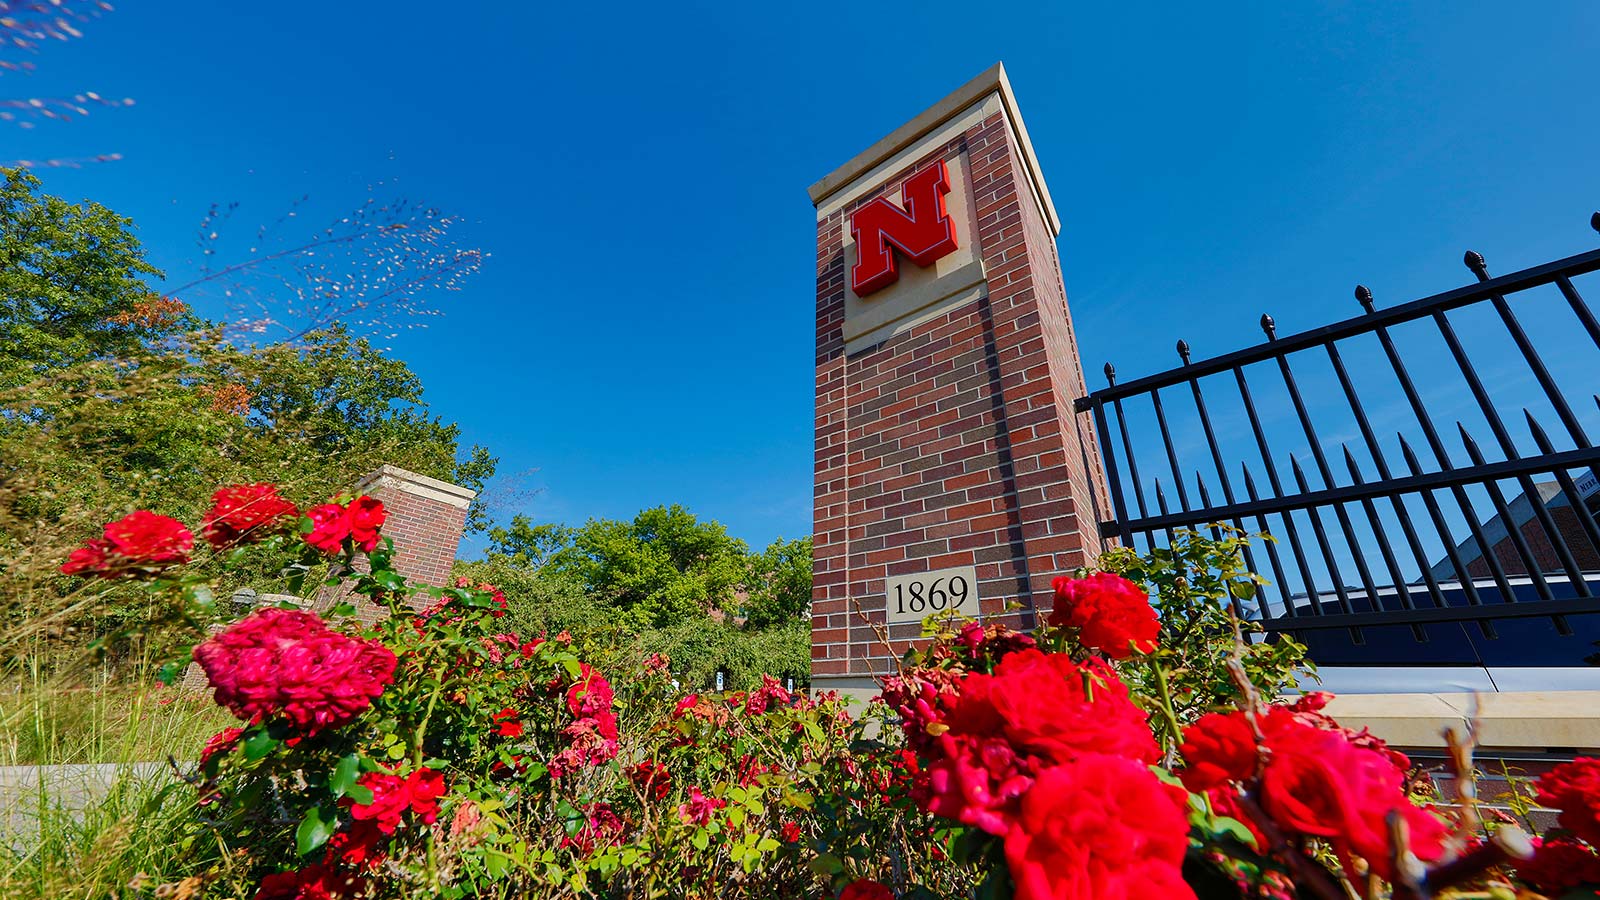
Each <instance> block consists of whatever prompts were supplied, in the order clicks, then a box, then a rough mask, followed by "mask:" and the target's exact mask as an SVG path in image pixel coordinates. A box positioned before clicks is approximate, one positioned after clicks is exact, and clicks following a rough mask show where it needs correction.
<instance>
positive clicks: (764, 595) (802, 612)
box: [744, 537, 811, 628]
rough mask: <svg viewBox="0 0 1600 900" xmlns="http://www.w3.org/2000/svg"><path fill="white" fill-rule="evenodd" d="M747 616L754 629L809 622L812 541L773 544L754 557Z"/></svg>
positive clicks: (748, 571)
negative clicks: (795, 622)
mask: <svg viewBox="0 0 1600 900" xmlns="http://www.w3.org/2000/svg"><path fill="white" fill-rule="evenodd" d="M745 591H746V594H747V596H746V597H745V601H744V617H745V620H746V622H747V623H748V624H749V625H750V626H751V627H754V628H766V627H769V626H773V625H780V624H784V623H788V622H794V621H809V619H810V612H811V538H809V537H805V538H801V539H800V540H797V541H786V540H783V539H782V538H779V539H778V540H775V541H773V542H772V543H771V544H770V545H768V546H767V549H766V550H765V551H763V552H761V553H757V554H752V555H751V556H750V560H749V565H748V567H747V568H746V572H745Z"/></svg>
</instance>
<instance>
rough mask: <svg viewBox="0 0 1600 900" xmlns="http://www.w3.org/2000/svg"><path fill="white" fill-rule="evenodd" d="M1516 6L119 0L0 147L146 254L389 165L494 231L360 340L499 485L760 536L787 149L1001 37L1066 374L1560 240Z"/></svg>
mask: <svg viewBox="0 0 1600 900" xmlns="http://www.w3.org/2000/svg"><path fill="white" fill-rule="evenodd" d="M1512 10H1513V7H1511V6H1507V5H1506V4H1497V3H1461V2H1456V3H1407V4H1395V3H1310V2H1304V3H1301V2H1296V3H1283V2H1270V3H1267V2H1263V3H1247V4H1204V5H1199V6H1196V5H1193V4H1181V5H1180V4H1170V5H1167V6H1164V7H1163V6H1158V5H1153V4H1151V5H1137V4H1121V5H1115V4H1092V5H1091V4H1064V3H1032V4H1020V3H1015V4H1011V3H1007V4H1001V3H989V4H972V3H962V4H952V3H935V2H923V3H918V4H900V5H896V6H893V7H890V6H883V5H877V4H867V3H855V4H836V5H834V4H815V3H810V4H783V3H739V4H727V5H724V6H707V5H702V4H694V3H691V4H649V5H637V4H628V3H620V4H619V3H605V4H602V3H559V4H543V3H541V4H509V3H487V2H463V3H455V4H437V3H408V2H385V3H354V2H352V3H318V4H310V3H298V2H284V3H276V4H268V5H262V4H218V3H201V2H190V0H183V2H179V0H163V2H160V3H136V2H128V3H126V4H125V5H124V6H122V8H120V9H118V10H117V11H116V12H114V13H112V14H109V15H108V16H106V17H105V18H103V19H101V20H100V21H98V22H95V23H92V24H91V25H90V26H88V27H86V29H85V32H86V36H85V38H84V39H83V40H80V41H76V42H73V43H70V44H61V45H55V46H50V47H47V48H45V50H44V51H43V52H42V53H40V54H39V55H38V56H37V58H36V62H37V63H38V65H39V71H38V73H37V74H34V75H32V76H17V75H9V74H8V75H4V76H3V77H0V96H19V95H50V94H58V93H70V92H74V91H78V90H83V89H90V90H96V91H99V92H101V93H103V94H106V95H111V96H129V97H133V98H135V99H136V101H137V105H136V106H133V107H131V108H126V109H106V110H97V111H95V112H94V113H93V114H92V115H91V116H89V117H88V118H85V119H81V120H78V121H74V122H71V123H65V124H63V123H44V124H41V125H40V126H39V127H38V128H36V129H33V130H32V131H31V132H29V131H22V130H18V129H16V128H15V127H5V128H4V130H0V159H13V158H44V157H52V156H68V157H71V156H84V155H88V154H94V153H103V152H118V153H121V154H123V155H124V157H125V158H124V159H123V160H122V161H120V162H115V163H109V164H102V165H95V166H90V167H87V168H84V169H82V170H77V171H45V172H43V173H42V175H43V177H44V178H45V181H46V186H47V189H48V190H50V191H52V192H54V193H58V194H62V195H66V196H68V197H73V198H77V197H92V198H94V199H97V200H99V201H102V202H104V203H106V204H108V205H110V206H112V207H114V208H116V209H118V210H119V211H121V212H123V213H126V214H128V215H131V216H132V217H133V218H134V219H135V220H136V221H137V222H138V224H139V227H140V232H141V235H142V237H143V238H144V240H145V241H146V242H147V244H148V245H149V247H150V249H151V253H152V256H153V258H154V259H155V261H156V262H157V263H158V264H159V265H161V266H163V267H164V268H165V269H167V270H168V271H169V272H170V273H171V275H172V276H173V278H174V279H181V278H182V276H184V275H186V274H189V273H192V272H193V270H194V267H193V262H192V257H193V252H192V248H193V241H192V238H193V233H194V229H195V226H196V223H197V222H198V220H199V219H200V217H201V215H202V214H203V213H204V210H205V207H206V206H207V205H208V204H209V203H211V202H213V201H223V202H226V201H232V200H237V201H240V202H241V203H242V204H243V206H242V208H241V210H240V212H239V214H238V215H239V217H240V219H241V222H242V223H243V224H246V225H248V224H250V223H255V222H260V221H266V220H269V219H271V218H273V217H275V216H276V215H277V214H278V213H279V212H281V211H282V209H283V208H284V206H285V205H286V204H287V202H288V201H289V200H291V199H292V198H294V197H298V196H299V195H301V194H302V193H309V194H311V195H312V197H313V198H314V200H315V201H316V202H319V203H323V204H329V205H331V206H338V205H354V204H356V203H358V202H360V200H361V199H363V198H364V196H365V194H364V193H363V191H364V185H365V184H367V183H368V182H370V181H373V180H377V179H390V180H392V181H394V182H395V183H397V184H398V185H399V189H400V190H402V191H404V192H405V193H406V194H407V195H409V196H412V197H416V198H421V199H425V200H426V201H427V202H429V203H432V204H436V205H438V206H440V207H443V208H445V209H446V210H449V211H451V212H454V213H457V214H459V215H461V216H464V217H465V218H466V219H468V220H469V222H470V226H469V228H468V235H467V237H468V240H469V241H470V242H471V243H473V244H476V245H477V246H481V247H482V248H484V249H485V250H487V251H489V252H490V253H492V254H493V256H492V258H491V259H490V260H489V262H488V263H487V265H486V266H485V268H484V271H483V273H482V274H481V275H480V276H478V277H477V278H476V279H475V280H473V281H472V282H470V283H469V284H468V286H467V289H466V290H465V291H463V292H461V293H459V294H453V295H449V296H446V297H444V298H442V304H443V306H444V308H445V309H446V311H447V315H446V316H445V317H444V318H442V319H438V320H433V321H432V322H431V325H430V327H429V328H428V329H427V330H425V331H415V332H410V333H407V334H405V335H402V336H401V337H400V338H399V339H398V340H397V341H395V343H394V349H395V351H396V352H397V353H398V354H399V355H401V356H402V357H403V358H405V359H406V360H407V361H408V362H409V363H410V364H411V365H412V366H413V367H414V368H415V370H416V371H417V372H418V373H419V374H420V375H421V377H422V378H423V380H424V383H425V384H426V386H427V398H428V400H429V401H430V402H431V404H432V407H433V409H434V410H435V411H436V412H437V413H439V414H441V415H443V416H445V417H446V418H447V419H453V420H456V421H459V422H460V423H461V425H462V427H463V429H464V431H465V436H466V438H467V440H468V441H469V442H471V441H476V442H481V443H484V444H487V445H489V446H490V447H491V448H493V449H494V450H495V451H496V452H497V453H498V454H499V455H500V457H501V471H502V473H503V474H504V475H505V476H507V479H508V480H509V486H510V487H512V488H515V489H517V490H512V491H510V492H508V494H507V496H509V497H510V498H511V502H510V504H509V505H508V506H507V507H505V508H504V509H503V512H505V513H509V512H511V511H515V509H517V508H520V509H522V510H523V511H526V512H528V513H530V514H531V515H533V516H534V517H535V518H536V519H540V520H566V521H580V520H582V519H584V518H586V517H589V516H627V515H631V514H632V513H633V512H635V511H637V510H638V509H640V508H642V507H645V506H650V505H654V504H658V503H664V502H681V503H684V504H686V505H688V506H689V507H690V508H691V509H693V510H694V511H695V512H697V513H699V514H701V515H703V516H710V517H714V518H717V519H719V520H721V521H723V522H725V523H726V524H727V525H728V526H729V528H730V529H731V530H732V531H733V532H734V533H735V534H737V535H739V536H741V537H744V538H745V539H747V540H749V541H750V542H751V543H752V544H756V545H761V544H764V543H765V542H767V541H768V540H770V539H772V538H773V537H776V536H779V535H783V536H789V537H793V536H799V535H802V534H805V533H807V532H808V531H809V530H810V524H811V501H810V498H811V425H812V421H811V404H812V362H813V355H812V351H813V325H814V307H813V303H814V296H813V291H814V286H813V264H814V263H813V260H814V254H813V240H814V219H813V213H812V210H811V207H810V204H809V202H808V200H807V198H806V195H805V188H806V186H807V185H808V184H810V183H811V182H812V181H813V180H815V179H816V178H818V177H820V176H822V175H824V174H826V173H827V172H829V171H830V170H832V169H833V168H834V167H835V166H837V165H838V164H840V163H842V162H843V161H844V160H846V159H848V158H849V157H850V156H852V155H853V154H855V153H856V152H858V151H859V150H861V149H863V148H864V147H865V146H866V145H868V144H869V143H871V142H872V141H874V140H876V139H877V138H878V137H880V136H882V135H883V134H884V133H886V132H887V131H888V130H890V129H891V128H893V127H894V126H896V125H898V124H900V123H901V122H902V121H904V120H905V119H907V118H909V117H910V116H912V115H914V114H915V113H917V112H919V111H920V110H921V109H923V108H924V107H925V106H927V105H928V104H930V103H932V102H933V101H935V100H937V99H938V98H939V97H941V96H943V95H944V94H945V93H947V92H948V91H950V90H951V89H953V88H955V87H956V86H958V85H960V84H961V83H962V82H964V81H965V80H967V79H968V78H970V77H971V76H973V75H974V74H976V73H978V72H979V71H981V70H982V69H984V68H985V67H986V66H988V65H990V64H992V63H993V62H994V61H995V60H1003V61H1004V62H1005V63H1006V66H1007V68H1008V69H1009V71H1010V74H1011V78H1012V81H1013V84H1014V85H1015V87H1016V90H1017V94H1018V97H1019V101H1020V103H1021V106H1022V110H1023V114H1024V116H1025V117H1026V119H1027V122H1028V127H1029V129H1030V131H1031V132H1032V136H1033V141H1034V144H1035V146H1036V148H1037V150H1038V152H1039V156H1040V159H1041V163H1042V166H1043V169H1044V173H1045V177H1046V179H1047V180H1048V182H1049V184H1050V187H1051V190H1052V193H1053V194H1054V198H1055V203H1056V206H1057V207H1058V209H1059V210H1060V212H1061V215H1062V219H1063V221H1064V225H1065V227H1064V231H1063V233H1062V236H1061V239H1060V243H1061V250H1062V259H1063V262H1064V268H1065V276H1066V284H1067V289H1068V294H1069V296H1070V298H1071V305H1072V310H1073V313H1074V316H1075V318H1076V321H1077V326H1078V334H1079V339H1080V341H1081V342H1082V345H1083V349H1084V353H1085V356H1086V358H1087V359H1088V360H1089V361H1090V363H1091V366H1092V371H1091V378H1090V380H1091V384H1092V385H1096V386H1097V385H1099V384H1100V383H1101V380H1100V377H1099V375H1098V369H1099V363H1100V362H1101V361H1103V360H1106V359H1112V360H1115V361H1116V363H1117V365H1118V368H1119V371H1120V372H1121V373H1122V374H1123V376H1124V377H1133V376H1136V375H1138V374H1143V373H1147V372H1150V371H1154V370H1156V369H1158V368H1165V367H1167V366H1169V365H1171V364H1172V363H1174V362H1175V361H1176V357H1175V355H1174V354H1173V352H1172V344H1173V342H1174V340H1176V339H1177V338H1178V337H1185V338H1187V339H1188V340H1189V341H1190V343H1191V344H1193V345H1194V347H1195V352H1196V354H1197V355H1202V356H1204V355H1210V354H1213V353H1217V352H1221V351H1224V350H1229V349H1234V348H1236V347H1239V346H1243V345H1245V344H1248V343H1253V342H1255V341H1256V340H1257V339H1258V338H1259V332H1258V331H1257V330H1256V326H1255V320H1256V318H1257V316H1258V315H1259V314H1260V313H1261V312H1262V311H1264V310H1270V311H1271V312H1272V313H1273V314H1274V315H1275V316H1276V318H1277V320H1278V323H1279V327H1280V329H1281V330H1282V331H1284V332H1290V331H1295V330H1299V329H1301V328H1307V327H1312V326H1316V325H1320V324H1324V323H1325V322H1328V321H1332V320H1334V319H1336V318H1343V317H1345V316H1347V315H1350V314H1353V313H1355V312H1356V308H1355V305H1354V303H1353V301H1352V300H1351V298H1350V289H1351V287H1352V286H1353V284H1354V283H1355V282H1356V281H1358V280H1360V281H1364V282H1366V283H1367V284H1369V285H1371V286H1372V287H1373V289H1374V290H1375V291H1376V292H1377V293H1378V296H1379V299H1380V302H1383V303H1393V302H1399V301H1401V300H1404V299H1410V298H1412V297H1415V296H1419V295H1422V294H1426V293H1432V292H1434V291H1438V290H1443V289H1445V288H1448V287H1452V286H1455V285H1458V284H1461V283H1464V282H1465V281H1466V280H1468V279H1469V278H1470V276H1469V275H1468V274H1467V272H1466V270H1465V269H1463V268H1462V267H1461V264H1460V256H1461V252H1462V250H1463V249H1465V248H1466V247H1468V246H1471V247H1474V248H1476V249H1478V250H1480V251H1482V252H1483V253H1484V254H1486V255H1487V256H1488V258H1489V262H1490V265H1491V268H1492V270H1494V271H1508V270H1510V269H1512V268H1515V267H1520V266H1523V265H1527V264H1532V263H1537V262H1542V261H1544V260H1546V259H1549V258H1552V257H1555V256H1559V255H1566V254H1569V253H1573V252H1577V251H1580V250H1584V249H1588V248H1591V247H1593V246H1595V244H1596V243H1597V241H1600V238H1597V236H1596V235H1595V234H1594V233H1593V232H1591V231H1589V229H1588V227H1587V225H1586V221H1587V218H1588V215H1589V213H1590V212H1591V211H1592V210H1593V209H1594V208H1595V207H1596V206H1600V91H1597V90H1596V85H1597V77H1600V76H1597V71H1596V68H1595V61H1596V59H1600V7H1597V6H1596V5H1595V4H1593V3H1592V2H1581V0H1575V2H1561V3H1556V2H1552V3H1544V4H1538V5H1536V6H1531V7H1530V6H1523V7H1522V8H1521V10H1520V11H1518V12H1517V13H1513V12H1512ZM639 209H643V210H644V213H643V214H636V213H635V212H634V210H639ZM203 311H204V310H203ZM530 489H538V493H537V494H534V495H532V496H527V495H526V494H525V493H523V494H519V491H522V492H525V491H527V490H530Z"/></svg>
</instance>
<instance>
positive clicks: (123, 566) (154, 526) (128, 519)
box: [61, 509, 194, 578]
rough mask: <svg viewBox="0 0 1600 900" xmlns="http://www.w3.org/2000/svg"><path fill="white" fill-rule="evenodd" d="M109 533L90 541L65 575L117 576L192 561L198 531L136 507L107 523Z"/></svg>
mask: <svg viewBox="0 0 1600 900" xmlns="http://www.w3.org/2000/svg"><path fill="white" fill-rule="evenodd" d="M104 533H105V537H104V538H102V539H99V540H93V541H89V542H88V543H86V544H84V545H83V546H82V547H79V548H78V549H77V550H74V551H72V555H71V556H69V557H68V558H67V561H66V563H65V564H63V565H62V566H61V572H62V574H64V575H102V576H105V577H107V578H114V577H116V576H118V575H123V574H131V572H132V570H154V569H162V568H165V567H167V566H173V565H181V564H183V563H186V562H188V561H189V551H190V550H192V549H194V535H192V534H190V533H189V529H187V528H185V527H183V523H182V522H179V521H178V520H177V519H174V518H171V517H168V516H161V515H157V514H155V513H153V512H150V511H149V510H147V509H141V510H136V511H134V512H131V513H129V514H127V515H126V516H123V517H122V518H120V519H118V520H117V521H115V522H110V523H107V524H106V526H105V532H104Z"/></svg>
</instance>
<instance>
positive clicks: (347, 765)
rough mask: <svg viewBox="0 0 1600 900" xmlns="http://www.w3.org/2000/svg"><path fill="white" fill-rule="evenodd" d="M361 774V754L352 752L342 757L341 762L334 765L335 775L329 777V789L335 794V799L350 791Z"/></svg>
mask: <svg viewBox="0 0 1600 900" xmlns="http://www.w3.org/2000/svg"><path fill="white" fill-rule="evenodd" d="M360 775H361V754H359V753H352V754H350V755H349V756H346V757H343V758H342V759H340V760H339V764H338V765H336V766H334V767H333V777H331V778H329V779H328V791H329V792H330V793H332V794H333V799H335V800H337V799H339V798H340V797H343V796H344V795H345V794H348V793H350V789H351V788H353V787H355V786H356V779H357V778H358V777H360Z"/></svg>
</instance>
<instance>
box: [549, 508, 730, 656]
mask: <svg viewBox="0 0 1600 900" xmlns="http://www.w3.org/2000/svg"><path fill="white" fill-rule="evenodd" d="M749 552H750V550H749V547H748V546H747V545H746V544H745V542H744V541H741V540H739V539H738V538H734V537H730V536H729V535H728V531H727V529H726V528H724V527H723V526H722V525H720V524H718V523H716V522H702V521H700V520H699V519H697V518H695V516H694V515H693V514H692V513H690V512H689V511H688V510H686V509H684V508H683V507H681V506H678V505H676V504H674V505H672V506H658V507H656V508H654V509H647V510H645V511H643V512H641V513H639V514H638V515H637V516H635V517H634V518H633V520H632V521H631V522H621V521H616V520H611V519H590V520H589V521H588V522H587V523H586V524H585V525H584V526H583V527H582V528H579V529H577V530H576V531H574V532H573V534H572V540H571V542H570V543H569V544H568V545H567V546H566V547H563V548H562V549H560V550H559V551H557V552H556V553H554V554H553V555H552V556H551V558H550V560H549V562H548V563H547V567H548V568H549V569H550V570H551V571H552V574H554V575H555V576H557V577H563V578H568V579H571V580H573V581H575V582H577V583H579V584H582V585H583V586H584V588H585V590H587V591H588V593H589V595H590V596H591V597H593V598H595V600H596V601H597V602H600V603H602V604H605V605H608V606H612V607H615V608H616V609H618V610H619V611H620V612H621V613H622V614H623V615H625V616H628V617H629V618H630V620H631V621H633V622H636V623H637V624H639V625H648V626H652V627H657V628H659V627H663V626H667V625H672V624H676V623H678V622H680V621H683V620H684V619H687V618H690V617H693V616H695V615H697V614H703V613H705V612H707V611H708V610H713V609H715V610H723V611H730V612H731V611H735V610H736V609H737V601H738V597H737V593H736V591H737V589H738V588H740V587H742V586H743V582H744V577H745V572H746V557H747V556H748V555H749Z"/></svg>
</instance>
